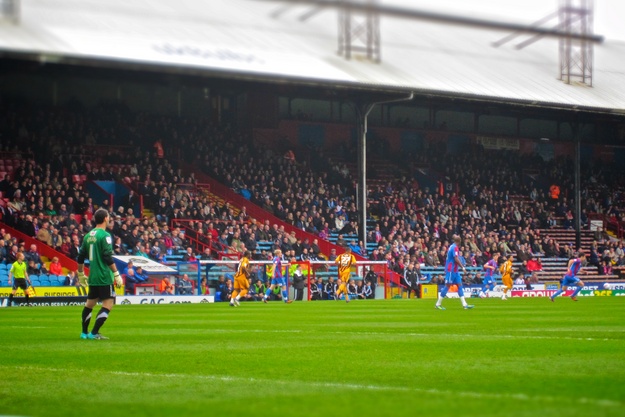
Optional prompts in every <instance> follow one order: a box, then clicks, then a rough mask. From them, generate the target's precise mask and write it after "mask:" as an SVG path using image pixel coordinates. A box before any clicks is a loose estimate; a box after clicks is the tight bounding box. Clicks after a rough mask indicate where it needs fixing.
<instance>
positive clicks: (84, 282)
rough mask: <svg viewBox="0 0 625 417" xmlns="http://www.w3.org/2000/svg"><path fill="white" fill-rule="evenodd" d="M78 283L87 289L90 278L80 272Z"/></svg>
mask: <svg viewBox="0 0 625 417" xmlns="http://www.w3.org/2000/svg"><path fill="white" fill-rule="evenodd" d="M78 282H80V285H82V286H83V287H86V286H87V285H88V284H89V278H88V277H87V276H86V275H85V273H84V272H80V271H79V272H78Z"/></svg>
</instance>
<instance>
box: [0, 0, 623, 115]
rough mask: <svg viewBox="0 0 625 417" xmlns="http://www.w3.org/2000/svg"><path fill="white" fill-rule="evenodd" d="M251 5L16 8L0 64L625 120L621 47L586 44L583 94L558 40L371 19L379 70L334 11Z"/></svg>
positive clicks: (35, 1)
mask: <svg viewBox="0 0 625 417" xmlns="http://www.w3.org/2000/svg"><path fill="white" fill-rule="evenodd" d="M283 7H284V5H283V4H280V3H271V2H264V1H255V0H210V1H198V0H179V1H176V2H173V1H170V0H150V1H128V0H107V1H101V0H22V12H21V19H20V23H19V24H9V23H6V22H5V23H2V24H0V54H1V55H0V56H5V57H13V58H30V59H36V60H39V61H41V62H59V63H88V64H94V63H95V64H97V65H102V66H107V65H113V66H116V67H119V66H130V67H133V68H145V67H152V66H156V67H158V68H159V70H160V69H161V68H162V69H164V70H165V69H166V70H170V71H171V70H173V71H178V72H183V73H184V72H189V73H195V74H197V73H200V74H207V75H215V76H228V77H231V76H234V77H242V78H249V79H258V80H280V81H287V82H296V83H300V82H305V83H314V84H324V85H344V86H348V87H351V86H354V87H361V88H362V87H364V88H367V89H369V88H371V89H380V90H385V91H389V90H391V91H395V90H396V91H415V92H416V93H420V92H422V93H428V94H434V95H443V96H461V97H468V98H476V99H486V100H496V101H506V102H520V103H526V104H531V105H538V106H547V107H563V108H577V109H583V110H590V111H600V112H615V113H625V43H623V42H618V41H610V40H606V41H605V42H603V43H601V44H597V45H595V49H594V78H593V87H588V86H585V85H577V84H572V85H567V84H565V83H563V82H562V81H560V80H558V75H559V59H558V40H557V39H553V38H545V39H542V40H540V41H539V42H537V43H535V44H533V45H531V46H528V47H526V48H524V49H522V50H516V49H515V48H514V47H513V45H512V44H510V45H504V46H503V47H499V48H494V47H492V46H491V44H492V43H493V42H494V41H496V40H498V39H501V38H502V37H503V36H505V35H506V33H504V32H501V31H494V30H485V29H477V28H470V27H464V26H451V25H443V24H438V23H433V22H428V21H421V20H408V19H401V18H393V17H383V18H381V24H380V26H381V30H380V31H381V44H382V48H381V49H382V62H381V63H373V62H369V61H367V60H364V59H361V58H360V57H358V56H355V57H354V58H353V59H351V60H345V59H344V58H342V57H340V56H338V55H337V54H336V49H337V37H338V34H337V32H338V29H337V12H336V11H335V10H329V9H324V10H320V11H319V12H318V13H314V15H313V16H312V17H311V18H309V19H307V20H306V21H304V22H302V21H300V19H299V18H300V17H301V16H302V15H303V14H304V13H306V12H307V11H310V10H311V6H302V5H292V6H290V8H287V9H282V10H281V11H282V13H280V15H279V16H278V17H274V16H273V12H275V11H276V10H277V9H278V8H283Z"/></svg>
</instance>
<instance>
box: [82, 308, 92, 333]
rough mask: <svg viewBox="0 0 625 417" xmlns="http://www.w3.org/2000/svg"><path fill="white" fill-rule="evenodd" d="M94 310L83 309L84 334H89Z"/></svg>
mask: <svg viewBox="0 0 625 417" xmlns="http://www.w3.org/2000/svg"><path fill="white" fill-rule="evenodd" d="M92 311H93V309H92V308H87V307H85V308H83V309H82V332H83V333H89V322H90V321H91V312H92Z"/></svg>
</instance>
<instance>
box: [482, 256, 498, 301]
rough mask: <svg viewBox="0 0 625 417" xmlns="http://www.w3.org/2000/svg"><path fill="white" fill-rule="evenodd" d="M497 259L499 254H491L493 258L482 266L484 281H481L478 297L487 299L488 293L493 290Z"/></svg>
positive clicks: (495, 281)
mask: <svg viewBox="0 0 625 417" xmlns="http://www.w3.org/2000/svg"><path fill="white" fill-rule="evenodd" d="M498 259H499V252H495V253H494V254H493V258H492V259H491V260H489V261H488V262H486V264H484V270H485V271H484V280H483V281H482V291H481V292H480V297H482V298H483V297H487V296H488V291H492V290H494V289H495V284H496V283H497V280H496V279H495V276H494V275H495V271H496V270H497V269H499V264H498V262H497V260H498Z"/></svg>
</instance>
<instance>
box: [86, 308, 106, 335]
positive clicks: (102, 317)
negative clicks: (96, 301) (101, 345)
mask: <svg viewBox="0 0 625 417" xmlns="http://www.w3.org/2000/svg"><path fill="white" fill-rule="evenodd" d="M110 312H111V310H109V309H108V308H104V307H102V308H101V309H100V311H98V315H97V316H96V318H95V325H94V326H93V330H91V334H98V333H100V327H102V325H104V322H105V321H106V319H108V318H109V313H110Z"/></svg>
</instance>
